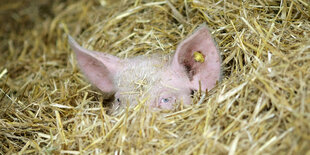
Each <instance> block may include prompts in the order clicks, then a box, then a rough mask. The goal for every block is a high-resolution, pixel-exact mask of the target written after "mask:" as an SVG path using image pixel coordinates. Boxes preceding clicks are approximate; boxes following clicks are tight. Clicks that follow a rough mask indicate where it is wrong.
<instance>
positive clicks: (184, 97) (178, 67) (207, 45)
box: [69, 25, 221, 109]
mask: <svg viewBox="0 0 310 155" xmlns="http://www.w3.org/2000/svg"><path fill="white" fill-rule="evenodd" d="M69 43H70V45H71V47H72V49H73V50H74V51H75V53H76V57H77V61H78V64H79V67H80V68H81V70H82V72H83V73H84V74H85V76H86V77H87V79H89V81H90V82H91V83H92V84H93V85H94V86H96V87H97V88H99V89H100V90H101V91H102V92H103V93H111V92H112V93H113V92H114V93H115V98H116V101H115V105H118V106H121V105H123V104H122V103H125V102H126V103H128V101H129V104H130V105H135V104H136V103H137V102H136V99H137V98H139V97H145V95H142V96H141V92H142V94H143V93H144V92H148V94H149V97H150V99H149V101H150V102H149V103H148V104H149V106H150V107H152V108H159V109H173V108H174V106H175V103H180V102H182V103H183V104H184V105H189V104H191V103H192V100H191V96H190V95H191V91H193V90H198V89H199V81H200V83H201V89H202V90H210V89H212V88H213V87H214V86H215V85H216V81H219V80H220V75H221V64H220V60H221V59H220V55H219V52H218V50H217V48H216V45H215V42H214V41H213V39H212V37H211V35H210V32H209V31H208V29H207V28H206V26H204V25H202V26H200V28H199V29H198V30H197V31H196V32H195V33H194V34H192V35H190V36H189V37H188V38H187V39H185V40H184V41H182V42H181V43H180V44H179V45H178V47H177V50H176V52H175V55H174V56H173V58H172V60H169V59H168V60H167V61H164V60H162V58H163V57H159V56H153V57H152V56H151V57H136V58H132V59H125V60H123V59H119V58H117V57H115V56H112V55H109V54H105V53H101V52H96V51H89V50H87V49H84V48H82V47H81V46H80V45H79V44H77V43H76V42H75V41H74V39H73V38H71V37H70V36H69ZM196 51H199V52H200V53H201V54H202V56H203V57H204V59H205V61H203V62H198V61H196V60H195V59H194V52H196ZM141 81H142V83H143V84H141ZM144 83H147V84H144ZM138 91H139V92H140V95H139V93H132V92H138Z"/></svg>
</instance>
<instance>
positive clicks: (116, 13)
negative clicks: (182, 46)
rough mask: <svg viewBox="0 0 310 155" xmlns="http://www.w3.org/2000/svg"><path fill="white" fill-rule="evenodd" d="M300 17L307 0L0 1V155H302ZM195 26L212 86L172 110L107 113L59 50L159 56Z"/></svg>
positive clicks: (305, 108)
mask: <svg viewBox="0 0 310 155" xmlns="http://www.w3.org/2000/svg"><path fill="white" fill-rule="evenodd" d="M309 18H310V4H309V1H307V0H293V1H286V0H283V1H277V0H264V1H254V0H250V1H244V2H241V1H238V0H231V1H207V0H206V1H198V0H195V1H186V0H185V1H175V0H171V1H158V2H151V1H140V0H136V1H126V0H123V1H105V0H94V1H88V0H84V1H60V0H55V1H47V0H40V1H39V0H36V1H30V0H15V1H13V0H12V1H9V2H4V1H2V2H0V21H1V29H0V41H1V44H0V50H1V54H0V139H1V142H0V143H1V144H0V153H1V154H11V153H23V154H33V153H48V154H49V153H53V154H54V153H55V154H59V153H67V154H81V153H82V154H97V153H98V154H99V153H103V154H107V153H109V154H214V153H216V154H231V155H232V154H252V153H255V154H278V153H279V154H309V153H310V130H309V129H310V113H309V112H310V74H309V73H310V39H309V38H310V22H309ZM203 22H205V23H207V25H208V26H209V27H210V28H211V29H212V34H213V36H214V37H215V39H216V41H217V43H218V45H219V48H220V50H221V54H222V58H223V63H222V65H223V71H224V76H223V77H224V79H223V81H222V82H221V83H219V84H218V86H217V87H216V88H215V89H213V90H212V91H211V92H209V93H208V95H203V94H201V93H199V92H198V93H197V94H196V95H195V96H194V100H195V103H196V104H195V105H193V106H191V107H190V108H182V107H180V109H179V110H177V111H173V112H160V113H159V112H152V111H148V108H146V107H144V106H143V103H144V102H145V100H143V99H141V101H140V104H139V105H138V106H137V107H136V108H134V109H126V110H125V111H124V112H123V113H119V114H118V115H108V114H107V113H106V112H107V110H108V108H106V107H105V106H104V104H102V103H105V102H107V101H106V100H105V98H104V97H103V96H102V95H101V94H100V93H99V92H97V91H96V90H95V89H93V88H92V87H91V86H90V85H89V84H88V83H87V82H86V80H85V79H84V78H83V76H82V75H81V73H80V72H79V70H78V68H77V67H76V62H75V59H74V53H73V52H72V50H71V49H70V48H69V46H68V44H67V34H71V35H72V36H74V37H75V38H78V40H79V42H80V43H82V45H83V46H84V47H87V48H89V49H96V50H99V51H105V52H107V53H110V54H114V55H117V56H119V57H122V58H125V57H132V56H136V55H148V54H153V53H171V52H173V50H175V48H176V45H177V43H179V42H180V41H181V40H182V39H183V38H184V37H185V36H186V35H187V34H190V33H191V32H192V31H193V30H194V29H195V27H197V25H199V24H201V23H203ZM197 103H198V104H197Z"/></svg>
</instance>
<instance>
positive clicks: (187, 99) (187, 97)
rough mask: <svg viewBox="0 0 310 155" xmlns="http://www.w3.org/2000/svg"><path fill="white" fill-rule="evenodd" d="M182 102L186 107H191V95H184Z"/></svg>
mask: <svg viewBox="0 0 310 155" xmlns="http://www.w3.org/2000/svg"><path fill="white" fill-rule="evenodd" d="M182 102H183V104H184V105H190V104H192V102H193V101H192V98H191V97H190V95H184V96H183V97H182Z"/></svg>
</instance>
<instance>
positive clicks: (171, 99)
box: [159, 97, 175, 104]
mask: <svg viewBox="0 0 310 155" xmlns="http://www.w3.org/2000/svg"><path fill="white" fill-rule="evenodd" d="M174 101H175V99H174V98H173V97H165V98H161V99H160V100H159V102H160V103H162V104H168V103H172V102H174Z"/></svg>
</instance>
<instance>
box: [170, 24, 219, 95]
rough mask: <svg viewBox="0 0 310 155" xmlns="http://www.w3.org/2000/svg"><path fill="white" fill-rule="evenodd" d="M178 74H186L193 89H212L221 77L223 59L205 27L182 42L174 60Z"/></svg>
mask: <svg viewBox="0 0 310 155" xmlns="http://www.w3.org/2000/svg"><path fill="white" fill-rule="evenodd" d="M172 67H173V69H174V70H176V71H177V72H186V74H187V75H188V78H189V80H190V82H191V86H192V89H196V90H198V89H199V81H200V82H201V89H202V90H206V89H208V90H210V89H212V88H213V87H214V86H215V84H216V81H219V80H220V76H221V57H220V54H219V51H218V50H217V47H216V43H215V42H214V40H213V39H212V36H211V34H210V32H209V30H208V28H207V27H206V26H205V25H202V26H200V28H198V30H197V31H196V32H195V33H193V34H192V35H190V36H189V37H188V38H187V39H185V40H184V41H182V42H181V43H180V44H179V45H178V47H177V50H176V53H175V55H174V58H173V60H172Z"/></svg>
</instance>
